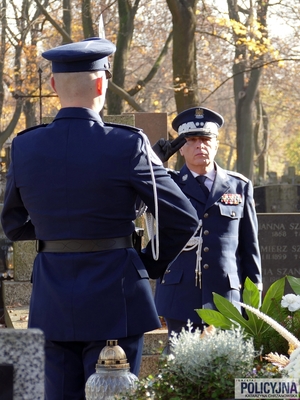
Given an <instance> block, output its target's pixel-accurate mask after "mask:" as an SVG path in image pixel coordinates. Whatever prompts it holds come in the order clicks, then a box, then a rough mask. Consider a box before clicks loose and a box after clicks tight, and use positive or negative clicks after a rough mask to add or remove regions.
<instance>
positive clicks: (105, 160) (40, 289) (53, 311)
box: [1, 108, 198, 341]
mask: <svg viewBox="0 0 300 400" xmlns="http://www.w3.org/2000/svg"><path fill="white" fill-rule="evenodd" d="M145 143H146V141H145V140H144V138H143V137H142V136H141V135H140V134H139V133H138V131H137V130H136V129H134V128H132V129H130V128H128V127H122V126H105V124H103V122H102V120H101V118H100V116H99V115H98V114H97V113H96V112H94V111H92V110H90V109H85V108H63V109H61V110H60V111H59V112H58V114H57V116H56V118H55V119H54V121H53V123H51V124H49V125H47V126H46V127H37V128H35V129H32V130H29V131H27V132H25V133H24V134H22V135H20V136H17V137H16V138H15V139H14V140H13V143H12V152H11V165H10V169H9V172H8V175H7V188H6V194H5V201H4V207H3V212H2V215H1V221H2V226H3V229H4V232H5V234H6V235H7V237H8V238H9V239H11V240H13V241H17V240H33V239H36V238H37V239H41V240H59V239H99V238H114V237H122V236H127V235H130V234H131V233H132V232H133V231H134V223H133V221H134V219H135V216H136V209H135V204H136V200H137V197H139V198H141V199H142V200H143V201H144V202H145V203H146V204H147V205H148V208H149V210H150V211H151V212H152V213H154V196H153V185H152V180H151V176H150V170H149V160H148V157H147V155H146V152H145ZM153 169H154V173H155V178H156V184H157V190H158V198H159V201H158V207H159V228H160V231H159V232H160V242H161V246H160V259H159V261H157V262H155V261H153V259H152V254H151V249H150V247H149V246H148V247H147V249H146V251H145V253H144V254H143V261H144V262H142V261H141V258H140V257H139V255H138V254H137V252H136V251H135V250H134V249H132V248H126V249H118V250H107V251H100V252H89V253H38V254H37V256H36V258H35V261H34V266H33V276H32V279H33V289H32V296H31V304H30V313H29V327H31V328H33V327H37V328H40V329H42V330H43V331H44V333H45V336H46V339H48V340H58V341H93V340H103V339H111V338H121V337H125V336H130V335H136V334H140V333H143V332H146V331H150V330H152V329H156V328H157V327H159V326H160V322H159V319H158V316H157V312H156V309H155V304H154V299H153V296H152V291H151V287H150V284H149V279H148V273H147V270H146V268H145V266H146V267H149V268H150V267H151V268H152V269H154V270H155V268H159V267H161V266H162V265H164V266H165V267H166V266H167V264H168V263H169V262H170V261H171V260H172V259H173V258H174V256H175V255H176V253H178V252H180V250H181V248H182V247H183V246H184V244H185V242H186V241H188V239H189V238H190V236H191V235H192V234H193V232H194V231H195V230H196V227H197V223H198V219H197V216H196V213H195V211H194V210H193V207H192V206H191V204H190V203H189V201H188V200H187V199H186V197H185V196H183V195H182V193H181V191H180V189H179V188H178V186H177V185H176V184H175V183H174V182H173V180H172V179H171V178H170V176H169V175H168V174H167V172H166V170H165V168H164V167H163V166H161V165H154V164H153ZM170 216H172V218H170Z"/></svg>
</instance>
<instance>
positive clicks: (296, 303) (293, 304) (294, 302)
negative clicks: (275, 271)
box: [281, 293, 300, 311]
mask: <svg viewBox="0 0 300 400" xmlns="http://www.w3.org/2000/svg"><path fill="white" fill-rule="evenodd" d="M281 307H283V308H287V309H288V310H289V311H297V310H299V309H300V296H299V295H296V294H292V293H290V294H286V295H285V296H283V297H282V299H281Z"/></svg>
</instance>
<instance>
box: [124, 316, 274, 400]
mask: <svg viewBox="0 0 300 400" xmlns="http://www.w3.org/2000/svg"><path fill="white" fill-rule="evenodd" d="M170 345H171V349H172V353H171V354H170V355H169V356H167V357H166V358H165V359H163V360H162V365H161V370H160V373H159V374H158V375H157V376H155V377H153V376H150V377H148V378H146V379H143V380H141V381H139V382H138V387H137V389H136V391H135V392H134V394H132V395H127V396H126V399H128V400H130V399H132V400H133V399H134V400H142V399H143V400H144V399H151V400H154V399H155V400H158V399H163V400H190V399H193V400H196V399H202V400H204V399H233V398H234V385H235V378H236V377H239V378H251V377H254V376H255V377H256V376H257V375H256V374H257V372H256V370H255V368H254V366H255V365H256V363H257V360H256V358H257V357H258V353H257V351H255V349H254V345H253V339H252V338H248V339H247V338H245V336H244V334H243V330H242V328H240V327H238V328H232V329H229V330H220V329H215V328H214V327H209V328H207V329H206V330H205V331H204V332H203V333H202V334H200V331H199V330H198V329H197V330H196V331H194V332H193V331H192V325H191V324H190V323H188V324H187V330H184V329H183V330H182V332H181V333H180V334H179V335H176V334H174V335H173V336H172V337H171V339H170ZM259 376H260V377H262V376H267V377H270V376H271V377H281V374H280V373H279V372H278V370H277V368H273V369H265V370H261V371H260V372H259Z"/></svg>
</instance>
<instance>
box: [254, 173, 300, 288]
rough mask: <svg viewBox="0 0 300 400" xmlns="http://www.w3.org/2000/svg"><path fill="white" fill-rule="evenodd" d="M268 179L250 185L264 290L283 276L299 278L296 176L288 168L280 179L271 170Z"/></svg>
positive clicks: (299, 201)
mask: <svg viewBox="0 0 300 400" xmlns="http://www.w3.org/2000/svg"><path fill="white" fill-rule="evenodd" d="M270 179H271V183H270V184H269V185H265V186H257V187H255V188H254V199H255V206H256V211H257V217H258V224H259V243H260V252H261V258H262V273H263V284H264V293H266V291H267V289H268V288H269V287H270V285H271V284H272V283H273V282H274V281H276V280H277V279H280V278H282V277H284V276H286V275H292V276H295V277H298V278H300V176H299V175H296V174H295V168H293V167H290V168H288V174H287V175H284V176H282V177H281V179H280V180H279V179H278V178H277V175H276V174H275V173H273V174H270ZM291 292H292V290H291V289H290V287H289V285H287V287H286V293H291Z"/></svg>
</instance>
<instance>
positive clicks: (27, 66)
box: [0, 0, 300, 183]
mask: <svg viewBox="0 0 300 400" xmlns="http://www.w3.org/2000/svg"><path fill="white" fill-rule="evenodd" d="M0 1H1V41H0V51H1V59H0V118H1V128H0V142H1V145H3V144H4V143H5V142H6V141H7V140H10V139H11V138H12V137H13V135H14V134H16V132H18V131H20V130H22V129H24V128H26V127H29V126H33V125H35V124H37V123H39V122H40V119H41V117H42V118H46V117H50V118H51V117H53V116H54V115H55V114H56V112H57V109H58V107H59V103H58V99H57V98H56V97H55V96H54V94H53V92H52V91H51V88H50V86H49V83H48V82H49V77H50V74H51V69H50V65H49V63H48V62H47V61H46V60H44V59H43V58H42V57H41V53H42V52H43V51H44V50H46V49H49V48H52V47H55V46H57V45H60V44H63V43H68V42H72V41H78V40H81V39H83V38H87V37H92V36H97V35H98V34H99V20H100V17H101V18H103V21H104V27H105V35H106V37H107V38H108V39H110V40H111V41H112V42H114V43H115V44H116V45H117V51H116V53H115V55H114V56H113V57H112V58H111V61H112V70H113V79H112V82H110V85H109V93H108V96H107V102H106V106H105V109H104V113H108V114H121V113H122V112H132V111H145V112H167V113H168V116H169V120H170V122H171V120H172V119H173V118H174V117H175V115H176V114H177V112H180V111H182V110H184V109H186V108H189V107H192V106H196V105H202V106H204V107H208V108H212V109H214V110H216V111H218V112H219V113H220V114H222V115H223V116H224V118H225V125H224V128H222V130H221V131H220V150H219V153H218V156H217V158H218V159H217V161H218V162H219V163H220V164H221V165H222V166H223V167H225V168H230V169H235V170H237V171H239V172H242V173H244V174H245V175H246V176H248V177H250V178H252V179H253V180H254V182H256V183H262V182H265V181H266V180H267V179H268V173H269V172H270V171H274V170H275V171H276V172H277V173H278V174H279V175H280V174H283V172H284V170H285V169H286V168H287V166H289V165H291V163H292V164H293V165H294V166H295V167H296V168H298V164H299V166H300V161H299V160H300V158H299V156H298V153H297V145H298V141H299V139H298V130H299V128H298V125H299V122H298V121H299V120H300V119H299V118H300V115H299V113H300V111H299V109H298V107H297V103H298V101H299V92H300V88H298V85H297V83H298V82H297V81H298V79H297V78H298V70H299V68H300V67H299V60H300V55H299V46H298V41H299V24H300V22H299V21H300V19H299V15H300V4H299V5H298V4H294V2H289V1H288V0H281V1H279V2H276V3H275V2H274V3H271V2H270V1H269V0H256V1H255V2H254V1H253V0H248V1H239V0H227V4H226V2H225V1H223V0H221V1H220V0H202V1H197V0H185V1H183V0H180V1H179V0H102V1H100V2H99V1H98V2H96V1H93V0H62V1H61V0H10V1H9V2H8V3H7V0H0ZM170 135H171V137H172V136H173V137H174V136H175V135H176V133H175V132H173V131H172V130H171V128H170Z"/></svg>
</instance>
